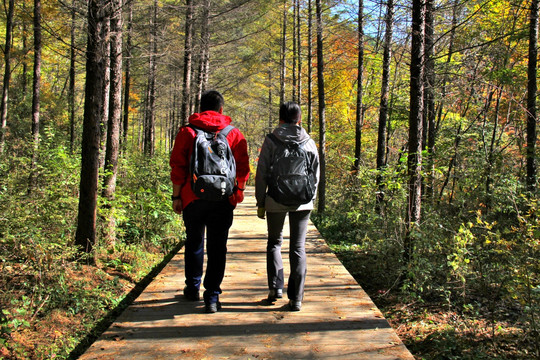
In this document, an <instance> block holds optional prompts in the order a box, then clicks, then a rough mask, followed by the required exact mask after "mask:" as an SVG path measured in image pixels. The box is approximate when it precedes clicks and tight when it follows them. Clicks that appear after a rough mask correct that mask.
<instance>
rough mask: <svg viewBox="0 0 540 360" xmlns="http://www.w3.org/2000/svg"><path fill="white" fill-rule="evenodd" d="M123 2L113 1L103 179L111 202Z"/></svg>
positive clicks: (115, 167)
mask: <svg viewBox="0 0 540 360" xmlns="http://www.w3.org/2000/svg"><path fill="white" fill-rule="evenodd" d="M122 2H123V1H122V0H113V1H112V6H113V10H112V13H111V36H110V37H111V46H110V53H111V69H110V72H111V87H110V92H111V94H110V97H109V99H110V105H109V119H108V131H107V148H106V152H105V176H104V178H103V196H104V197H106V198H107V199H110V200H112V199H113V198H114V193H115V190H116V175H117V172H118V153H119V150H120V146H119V145H120V121H121V118H122V26H123V20H122Z"/></svg>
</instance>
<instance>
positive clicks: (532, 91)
mask: <svg viewBox="0 0 540 360" xmlns="http://www.w3.org/2000/svg"><path fill="white" fill-rule="evenodd" d="M537 61H538V0H532V2H531V15H530V24H529V64H528V72H527V75H528V86H527V89H528V91H527V188H528V190H529V191H530V192H531V193H534V192H535V190H536V159H535V157H536V155H535V154H536V137H537V135H536V121H537V111H536V96H537V90H538V88H537V86H538V85H537V78H536V73H537V69H536V68H537Z"/></svg>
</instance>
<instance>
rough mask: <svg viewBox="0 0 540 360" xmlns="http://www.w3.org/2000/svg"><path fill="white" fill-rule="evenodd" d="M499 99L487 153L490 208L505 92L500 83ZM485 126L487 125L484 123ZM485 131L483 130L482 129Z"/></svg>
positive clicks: (488, 200)
mask: <svg viewBox="0 0 540 360" xmlns="http://www.w3.org/2000/svg"><path fill="white" fill-rule="evenodd" d="M497 92H498V93H497V100H496V101H495V118H494V119H493V129H492V131H491V139H490V141H489V150H488V153H487V154H486V158H487V166H486V184H485V185H486V200H485V204H486V208H487V209H488V210H489V209H490V208H491V195H492V194H491V182H492V172H493V166H494V161H495V142H496V139H497V129H498V125H499V116H500V110H501V97H502V94H503V87H502V85H500V86H499V87H498V91H497ZM484 126H485V125H484ZM482 131H483V130H482Z"/></svg>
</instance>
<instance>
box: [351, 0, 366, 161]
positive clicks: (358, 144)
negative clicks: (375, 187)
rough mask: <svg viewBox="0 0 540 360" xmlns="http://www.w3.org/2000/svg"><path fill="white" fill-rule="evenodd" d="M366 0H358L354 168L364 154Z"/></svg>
mask: <svg viewBox="0 0 540 360" xmlns="http://www.w3.org/2000/svg"><path fill="white" fill-rule="evenodd" d="M363 97H364V1H363V0H358V66H357V76H356V129H355V135H356V137H355V146H354V166H353V169H354V170H358V169H359V168H360V158H361V156H362V128H363V126H364V104H363V102H364V100H363Z"/></svg>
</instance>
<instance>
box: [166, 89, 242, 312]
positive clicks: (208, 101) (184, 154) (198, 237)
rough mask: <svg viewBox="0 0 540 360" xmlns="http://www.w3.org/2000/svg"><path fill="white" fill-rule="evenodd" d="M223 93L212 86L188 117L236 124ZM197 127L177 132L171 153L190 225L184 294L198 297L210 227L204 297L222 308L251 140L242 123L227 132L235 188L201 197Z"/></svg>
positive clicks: (179, 201) (176, 203)
mask: <svg viewBox="0 0 540 360" xmlns="http://www.w3.org/2000/svg"><path fill="white" fill-rule="evenodd" d="M223 104H224V100H223V96H222V95H221V94H220V93H219V92H217V91H215V90H209V91H206V92H204V93H203V94H202V96H201V112H200V113H195V114H193V115H191V116H190V117H189V124H191V125H193V126H196V127H198V128H201V129H203V130H206V131H209V132H218V131H220V130H222V129H223V128H225V127H226V126H227V125H229V124H230V123H231V118H230V117H228V116H225V115H223ZM195 136H196V133H195V130H194V129H193V128H192V127H190V126H183V127H181V128H180V131H179V132H178V134H177V135H176V139H175V141H174V147H173V150H172V153H171V158H170V166H171V181H172V183H173V195H172V200H173V210H174V212H176V213H177V214H181V213H182V212H183V216H184V224H185V227H186V244H185V252H184V261H185V272H186V286H185V288H184V296H185V297H186V298H187V299H188V300H192V301H197V300H199V298H200V297H199V288H200V285H201V278H202V273H203V262H204V233H205V230H206V233H207V234H206V241H207V245H206V253H207V256H208V260H207V266H206V274H205V277H204V282H203V285H204V288H205V291H204V294H203V296H204V302H205V310H206V312H207V313H214V312H216V311H218V310H219V309H220V308H221V303H220V302H219V295H220V294H221V282H222V281H223V276H224V274H225V262H226V256H227V238H228V236H229V228H230V227H231V225H232V221H233V210H234V208H235V207H236V204H237V203H240V202H242V201H243V200H244V193H243V191H244V189H245V186H246V182H247V180H248V178H249V157H248V152H247V142H246V139H245V138H244V135H242V133H241V132H240V130H238V129H237V128H234V129H232V130H231V131H230V132H229V134H228V135H227V142H228V143H229V146H230V148H231V150H232V153H233V157H234V159H235V161H236V181H237V183H236V187H235V189H234V192H233V194H232V195H231V196H230V197H229V198H228V199H226V200H223V201H210V200H203V199H199V198H198V197H197V196H196V195H195V193H194V192H193V190H192V188H191V173H190V160H191V153H192V151H193V144H194V140H195Z"/></svg>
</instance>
